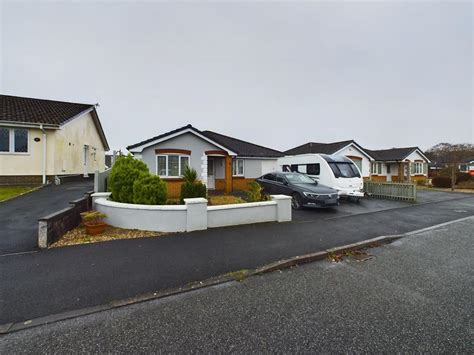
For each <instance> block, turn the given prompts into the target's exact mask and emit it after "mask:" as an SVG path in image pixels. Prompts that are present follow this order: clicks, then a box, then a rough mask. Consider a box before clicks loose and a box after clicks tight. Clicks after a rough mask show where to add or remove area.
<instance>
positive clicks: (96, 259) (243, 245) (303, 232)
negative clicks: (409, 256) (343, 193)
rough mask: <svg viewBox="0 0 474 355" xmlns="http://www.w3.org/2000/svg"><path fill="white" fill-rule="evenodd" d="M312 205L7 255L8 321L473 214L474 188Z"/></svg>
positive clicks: (4, 319) (0, 281) (2, 266)
mask: <svg viewBox="0 0 474 355" xmlns="http://www.w3.org/2000/svg"><path fill="white" fill-rule="evenodd" d="M443 196H444V195H443ZM367 202H369V201H367ZM377 203H378V202H377ZM368 205H369V204H368ZM303 212H304V213H307V212H308V211H303ZM312 212H314V214H313V215H314V216H315V218H314V219H310V218H308V217H306V218H305V219H303V220H295V221H294V222H289V223H263V224H254V225H245V226H235V227H226V228H215V229H209V230H207V231H196V232H191V233H178V234H170V235H168V236H165V237H159V238H143V239H133V240H118V241H113V242H108V243H97V244H88V245H81V246H74V247H64V248H55V249H50V250H47V251H42V252H37V253H32V254H24V255H14V256H6V257H0V271H1V272H0V285H2V287H1V288H0V324H5V323H9V322H18V321H25V320H28V319H32V318H37V317H42V316H47V315H51V314H56V313H60V312H65V311H71V310H77V309H81V308H85V307H92V306H97V305H103V304H105V303H108V302H111V301H113V300H121V299H125V298H129V297H135V296H137V295H141V294H145V293H148V292H155V291H160V290H165V289H170V288H176V287H180V286H183V285H187V284H189V283H192V282H196V281H202V280H205V279H208V278H211V277H214V276H218V275H223V274H225V273H228V272H230V271H236V270H241V269H254V268H257V267H259V266H262V265H265V264H268V263H271V262H274V261H277V260H280V259H286V258H290V257H293V256H296V255H303V254H308V253H312V252H318V251H324V250H326V249H328V248H332V247H337V246H342V245H346V244H350V243H354V242H359V241H362V240H366V239H370V238H374V237H378V236H381V235H391V234H399V233H404V232H409V231H413V230H417V229H420V228H425V227H429V226H432V225H435V224H439V223H443V222H447V221H451V220H455V219H459V218H461V217H466V216H472V215H474V196H473V195H469V196H464V195H461V194H453V195H450V197H449V198H447V199H446V200H444V201H441V202H432V203H425V204H404V205H403V206H399V207H397V208H393V209H387V210H381V211H375V212H368V213H359V214H353V215H344V214H343V213H341V216H340V217H338V216H330V217H328V218H319V213H320V212H318V211H314V210H312Z"/></svg>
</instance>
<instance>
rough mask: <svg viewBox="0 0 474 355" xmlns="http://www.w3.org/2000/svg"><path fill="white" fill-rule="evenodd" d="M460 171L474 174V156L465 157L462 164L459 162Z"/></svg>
mask: <svg viewBox="0 0 474 355" xmlns="http://www.w3.org/2000/svg"><path fill="white" fill-rule="evenodd" d="M459 171H460V172H461V173H468V174H470V175H471V176H474V157H470V158H467V159H464V160H463V161H462V162H461V164H459Z"/></svg>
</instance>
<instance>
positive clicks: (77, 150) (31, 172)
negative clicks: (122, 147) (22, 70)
mask: <svg viewBox="0 0 474 355" xmlns="http://www.w3.org/2000/svg"><path fill="white" fill-rule="evenodd" d="M107 150H109V145H108V143H107V139H106V137H105V134H104V131H103V129H102V126H101V124H100V121H99V116H98V115H97V111H96V105H91V104H79V103H71V102H62V101H52V100H43V99H34V98H28V97H17V96H7V95H0V185H20V184H41V183H43V184H46V183H47V182H52V181H54V178H55V177H57V176H69V175H84V176H87V175H88V174H91V173H94V171H96V170H100V171H103V170H104V168H105V162H104V159H105V151H107Z"/></svg>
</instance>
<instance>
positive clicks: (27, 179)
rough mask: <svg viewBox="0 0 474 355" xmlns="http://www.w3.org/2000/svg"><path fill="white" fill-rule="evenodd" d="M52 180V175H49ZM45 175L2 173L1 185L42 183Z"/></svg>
mask: <svg viewBox="0 0 474 355" xmlns="http://www.w3.org/2000/svg"><path fill="white" fill-rule="evenodd" d="M47 179H49V180H51V179H52V177H51V176H48V177H47ZM53 180H54V179H53ZM42 183H43V177H42V176H41V175H2V176H0V185H16V186H18V185H25V186H26V185H41V184H42Z"/></svg>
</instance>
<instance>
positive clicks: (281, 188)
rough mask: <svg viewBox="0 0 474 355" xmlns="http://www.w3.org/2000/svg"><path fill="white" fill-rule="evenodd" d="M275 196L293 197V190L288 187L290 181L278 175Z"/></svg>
mask: <svg viewBox="0 0 474 355" xmlns="http://www.w3.org/2000/svg"><path fill="white" fill-rule="evenodd" d="M273 186H274V191H273V192H272V193H273V194H279V195H288V196H291V189H290V187H289V186H288V181H287V180H286V179H285V177H284V176H283V175H276V179H275V184H274V185H273Z"/></svg>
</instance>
